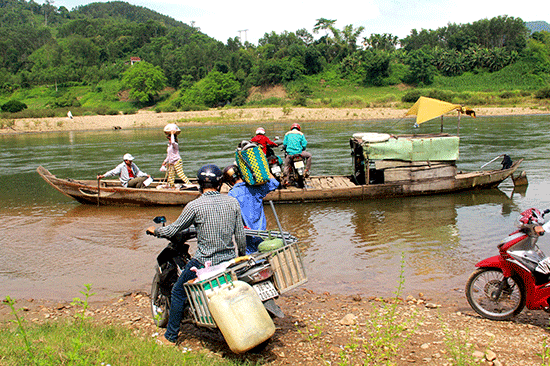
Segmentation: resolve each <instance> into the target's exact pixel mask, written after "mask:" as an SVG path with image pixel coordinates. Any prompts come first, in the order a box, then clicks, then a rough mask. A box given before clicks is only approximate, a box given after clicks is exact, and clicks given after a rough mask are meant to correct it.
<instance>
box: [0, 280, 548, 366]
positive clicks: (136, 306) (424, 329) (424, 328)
mask: <svg viewBox="0 0 550 366" xmlns="http://www.w3.org/2000/svg"><path fill="white" fill-rule="evenodd" d="M277 302H278V304H279V305H280V306H281V308H282V309H283V311H284V312H285V314H287V316H286V317H285V318H283V319H276V320H275V324H276V327H277V330H276V332H275V335H274V337H273V338H272V339H271V340H270V342H269V343H268V344H267V346H266V347H265V349H263V350H261V351H260V352H256V353H254V352H249V353H247V354H244V355H235V354H233V353H232V352H231V351H230V350H229V348H228V347H227V345H226V343H225V342H224V340H223V337H222V336H221V333H219V332H218V331H212V330H207V329H204V328H197V327H195V326H193V325H186V326H184V327H183V329H182V331H181V332H180V338H179V344H178V346H177V347H179V348H180V349H181V350H182V351H191V352H206V353H210V354H212V355H214V356H215V357H220V358H227V359H235V360H248V361H250V362H251V364H258V365H330V364H332V365H336V364H344V365H357V364H361V365H362V364H363V363H365V362H366V361H367V360H368V359H369V356H368V355H369V354H372V353H371V352H372V347H373V345H374V344H376V342H377V341H380V342H381V343H383V344H384V345H385V347H386V348H382V351H379V354H390V353H391V352H390V349H391V348H392V346H394V347H395V355H394V356H392V357H391V358H390V359H392V360H394V361H395V363H396V364H397V365H413V364H421V365H456V364H458V363H457V362H456V361H453V359H456V357H473V359H475V360H478V361H480V364H481V365H497V366H498V365H510V366H511V365H541V364H542V359H541V357H540V355H538V354H540V353H541V352H542V350H543V342H544V341H545V340H548V330H547V327H548V317H547V315H546V314H545V313H543V312H536V313H530V312H527V311H524V312H523V313H522V314H520V316H519V317H518V318H517V319H515V320H514V321H507V322H495V321H490V320H486V319H482V318H480V317H479V316H477V315H476V314H475V313H474V312H473V311H472V310H471V309H470V308H469V307H467V305H466V306H465V301H464V302H460V303H454V304H453V303H449V304H445V303H441V302H440V301H439V300H438V299H435V298H434V299H430V298H425V297H424V296H423V295H418V296H416V297H414V296H411V295H409V296H407V297H406V298H405V299H402V300H401V301H399V302H398V303H397V304H394V303H392V302H391V301H385V300H383V299H378V298H361V297H359V296H357V295H355V296H340V295H332V294H328V293H324V294H319V293H314V292H312V291H309V290H307V289H295V290H293V291H291V292H290V294H288V295H283V296H282V297H281V298H280V299H279V300H277ZM16 307H18V308H22V309H23V311H22V312H21V314H23V316H24V317H25V318H26V319H27V320H28V321H29V322H32V323H43V322H47V321H52V320H57V319H62V318H65V317H69V316H71V315H72V314H74V312H75V311H76V310H77V309H75V308H73V307H71V305H69V304H68V303H53V302H45V301H40V300H31V301H30V300H17V306H16ZM90 309H91V311H89V312H88V313H87V314H86V315H87V316H91V317H93V319H94V321H96V322H102V323H104V324H121V325H123V326H126V327H129V328H132V329H135V330H136V334H139V335H141V336H143V337H156V336H158V335H159V334H163V332H164V330H163V329H158V328H156V327H155V326H154V324H153V322H152V320H151V316H150V311H149V295H148V294H146V293H132V294H127V295H126V296H124V297H122V298H120V299H115V300H113V301H110V302H98V303H92V304H91V306H90ZM392 314H394V315H392ZM10 318H11V315H10V309H9V308H8V306H7V305H5V304H2V305H1V306H0V323H3V322H7V320H8V319H10ZM394 336H395V337H394ZM453 357H454V358H453ZM380 362H381V361H380ZM380 362H378V363H376V362H375V363H372V364H381V363H380ZM366 364H368V363H366ZM462 364H466V363H462Z"/></svg>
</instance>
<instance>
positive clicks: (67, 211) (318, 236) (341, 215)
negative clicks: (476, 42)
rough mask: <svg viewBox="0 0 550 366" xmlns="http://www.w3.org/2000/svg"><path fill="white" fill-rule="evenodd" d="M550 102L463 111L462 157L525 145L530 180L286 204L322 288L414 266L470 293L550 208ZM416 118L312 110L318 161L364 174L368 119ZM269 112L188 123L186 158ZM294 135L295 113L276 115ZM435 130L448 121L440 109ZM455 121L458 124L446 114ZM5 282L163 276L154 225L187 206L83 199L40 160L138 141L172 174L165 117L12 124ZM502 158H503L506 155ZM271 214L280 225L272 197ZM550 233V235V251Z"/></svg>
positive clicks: (113, 151) (101, 167) (416, 279)
mask: <svg viewBox="0 0 550 366" xmlns="http://www.w3.org/2000/svg"><path fill="white" fill-rule="evenodd" d="M549 122H550V116H545V115H542V116H516V117H486V118H484V117H479V118H477V119H464V118H463V119H462V121H461V129H460V136H461V147H460V160H459V161H458V163H457V165H458V168H459V169H460V170H464V171H472V170H478V169H479V168H480V166H481V165H483V164H484V163H486V162H488V161H490V160H491V159H493V158H494V157H496V156H497V155H499V154H501V153H507V154H509V155H510V156H511V157H512V159H514V160H516V159H519V158H524V159H525V160H524V162H523V163H522V165H521V169H522V170H525V171H526V172H527V177H528V179H529V186H528V187H527V188H526V189H525V188H524V189H520V190H517V189H516V190H515V189H514V186H513V184H512V182H511V181H510V180H507V181H505V182H503V183H502V184H501V186H500V187H499V188H498V189H491V190H484V191H474V192H464V193H459V194H452V195H440V196H430V197H412V198H402V199H400V198H392V199H380V200H373V201H353V202H327V203H315V204H277V205H276V206H275V207H276V210H277V214H278V216H279V219H280V221H281V224H282V226H283V227H284V229H285V230H287V231H290V232H292V233H293V234H295V235H296V236H297V237H298V238H299V240H300V247H301V249H302V252H303V257H304V262H305V266H306V271H307V274H308V277H309V283H308V284H307V285H306V287H307V288H310V289H312V290H315V291H320V292H324V291H329V292H332V293H342V294H355V293H359V294H364V295H366V296H370V295H391V294H392V293H393V291H395V289H396V287H397V283H398V280H399V277H400V273H401V272H402V273H403V281H404V287H405V291H406V292H412V293H417V292H423V293H431V292H434V293H444V294H448V295H449V296H463V295H462V289H463V287H464V284H465V282H466V279H467V278H468V275H469V274H470V272H471V271H472V270H473V268H474V264H475V263H476V262H477V261H478V260H480V259H482V258H485V257H487V256H490V255H494V254H496V253H497V249H496V245H497V244H498V243H499V242H500V240H501V239H502V238H503V237H505V236H506V235H507V234H509V233H510V232H512V231H513V226H514V222H515V220H516V218H517V216H518V214H519V212H521V211H523V210H524V209H527V208H529V207H538V208H550V162H549V159H548V157H549V150H550V134H549V133H548V126H549V125H550V123H549ZM410 124H411V123H410V120H409V121H396V120H389V121H378V122H376V121H375V122H372V121H369V122H308V123H302V130H303V132H304V133H305V135H306V138H307V139H308V141H309V145H308V150H309V151H310V152H311V153H312V154H313V158H314V160H313V168H312V171H313V172H312V173H313V174H350V173H351V157H350V149H349V138H350V137H351V135H352V134H353V133H354V132H392V133H401V132H413V131H412V130H411V128H410V126H409V125H410ZM256 127H257V126H255V125H250V124H248V125H232V126H203V127H184V128H182V130H183V131H182V135H181V138H180V146H181V150H182V156H183V158H184V171H185V172H186V173H187V174H188V175H193V172H196V170H197V169H198V168H199V167H200V166H201V165H203V164H204V163H208V162H213V163H216V164H218V165H220V166H225V165H227V164H229V163H231V162H232V161H233V160H234V150H235V147H236V145H237V143H238V142H239V141H241V140H242V139H248V138H250V137H251V136H252V134H253V132H254V130H255V128H256ZM263 127H265V129H266V130H267V133H268V136H270V137H271V138H273V137H274V136H275V135H279V136H282V135H283V134H284V132H285V130H286V129H287V128H288V127H289V126H288V124H281V123H273V124H264V125H263ZM422 128H423V129H424V130H423V131H421V132H435V131H436V130H437V129H438V128H439V123H434V126H432V127H429V126H428V127H424V125H423V126H422ZM445 128H446V130H445V132H449V133H455V132H456V120H454V119H453V118H449V121H447V120H446V125H445ZM0 146H1V149H0V157H1V158H0V214H1V220H0V233H1V234H0V296H1V297H2V298H4V297H5V296H6V295H10V296H12V297H14V298H21V297H24V298H43V299H67V300H70V299H72V298H73V297H75V296H79V291H81V290H82V289H83V287H84V284H91V285H92V291H93V292H95V293H96V294H97V295H96V296H98V297H100V298H110V297H113V296H116V295H120V294H121V293H124V292H127V291H134V290H145V291H148V290H149V286H150V281H151V278H152V274H153V266H154V261H155V256H156V254H157V253H158V252H159V251H160V250H161V249H162V248H163V247H164V245H165V240H162V239H156V238H153V237H151V236H147V235H145V228H146V227H148V226H150V225H151V224H152V221H151V219H152V218H153V217H154V216H157V215H165V216H166V217H167V218H168V221H169V222H171V221H173V220H175V219H176V218H177V216H178V215H179V213H180V212H181V208H180V207H170V208H166V207H104V206H102V207H96V206H94V205H82V204H79V203H77V202H75V201H73V200H71V199H69V198H67V197H65V196H63V195H61V194H60V193H59V192H57V191H55V190H54V189H53V188H52V187H50V186H48V185H47V184H46V183H45V182H44V181H42V179H41V178H40V177H39V176H38V174H37V173H36V167H37V166H39V165H43V166H44V167H46V168H47V169H48V170H50V171H51V172H52V173H53V174H56V175H57V176H59V177H62V178H67V177H71V178H92V179H93V178H94V177H95V175H96V174H97V173H100V172H101V173H103V172H105V171H106V170H108V169H111V168H113V167H114V166H115V165H117V164H118V163H119V162H120V161H121V157H122V155H123V154H124V153H126V152H130V153H132V154H133V155H134V156H135V158H136V160H135V162H136V163H137V164H138V166H139V167H140V168H141V169H142V170H144V171H146V172H148V173H150V174H152V175H155V176H158V177H160V176H161V175H162V174H163V173H161V172H159V167H160V164H161V162H162V160H163V159H164V157H165V153H166V148H165V139H164V137H163V134H162V131H161V130H119V131H101V132H98V131H89V132H63V133H42V134H21V135H4V136H0ZM499 161H500V160H498V161H496V162H494V163H492V164H491V165H490V166H489V167H493V168H495V169H498V168H500V164H499ZM265 208H266V213H267V217H268V227H269V228H273V229H276V221H275V219H274V214H273V213H272V212H271V209H270V207H269V206H266V207H265ZM549 238H550V235H547V236H545V237H543V238H542V239H541V240H540V242H539V243H540V246H541V248H542V249H543V251H546V252H548V254H550V248H549V241H550V239H549Z"/></svg>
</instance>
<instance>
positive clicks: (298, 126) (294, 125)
mask: <svg viewBox="0 0 550 366" xmlns="http://www.w3.org/2000/svg"><path fill="white" fill-rule="evenodd" d="M290 129H291V130H293V129H297V130H298V131H301V130H302V127H300V125H299V124H298V123H293V124H292V126H290Z"/></svg>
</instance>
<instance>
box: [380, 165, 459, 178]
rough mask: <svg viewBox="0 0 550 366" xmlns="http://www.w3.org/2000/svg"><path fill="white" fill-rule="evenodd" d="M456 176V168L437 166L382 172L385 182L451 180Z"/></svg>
mask: <svg viewBox="0 0 550 366" xmlns="http://www.w3.org/2000/svg"><path fill="white" fill-rule="evenodd" d="M455 175H456V167H455V166H451V165H438V166H436V167H428V166H426V167H410V168H395V169H386V170H384V181H385V182H399V181H418V180H426V179H441V178H451V177H454V176H455Z"/></svg>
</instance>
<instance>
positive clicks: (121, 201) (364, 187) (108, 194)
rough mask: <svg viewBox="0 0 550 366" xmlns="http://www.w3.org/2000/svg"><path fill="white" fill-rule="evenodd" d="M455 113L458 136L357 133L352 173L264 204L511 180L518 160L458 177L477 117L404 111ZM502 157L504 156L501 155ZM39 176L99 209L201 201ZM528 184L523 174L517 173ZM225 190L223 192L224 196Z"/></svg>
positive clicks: (313, 181)
mask: <svg viewBox="0 0 550 366" xmlns="http://www.w3.org/2000/svg"><path fill="white" fill-rule="evenodd" d="M453 110H457V111H458V113H459V114H458V116H459V118H458V121H459V122H458V126H459V127H458V128H457V135H456V136H455V135H449V134H445V133H442V132H443V122H442V124H441V133H437V134H422V135H397V136H393V135H389V134H379V133H358V134H354V135H353V137H352V138H351V139H350V147H351V150H352V156H353V157H354V171H353V174H352V175H349V176H312V177H310V178H308V179H306V186H305V188H296V187H288V188H284V189H278V190H276V191H274V192H271V193H270V194H269V195H267V197H266V198H265V200H266V201H270V200H271V201H277V202H318V201H339V200H365V199H377V198H384V197H404V196H420V195H433V194H443V193H452V192H459V191H466V190H472V189H483V188H494V187H497V186H498V185H499V184H500V183H501V182H502V181H503V180H505V179H506V178H508V177H511V176H512V175H513V174H514V173H515V172H516V170H517V169H518V167H519V165H520V164H521V162H522V161H523V159H520V160H518V161H516V162H514V163H512V164H510V165H504V162H503V169H499V170H483V171H475V172H461V171H458V170H457V167H456V160H457V159H458V147H459V137H458V131H459V128H460V114H461V113H465V114H467V115H470V116H473V117H475V112H473V111H472V110H469V109H464V108H463V107H462V106H460V105H456V104H451V103H446V102H442V101H438V100H435V99H430V98H424V97H421V98H420V99H419V100H418V101H417V103H415V105H413V107H412V108H411V109H410V110H409V112H407V114H409V115H416V116H417V119H416V123H417V124H418V125H419V124H421V123H423V122H425V121H428V120H430V119H433V118H436V117H438V116H441V117H442V116H443V114H445V113H448V112H450V111H453ZM503 155H504V154H503ZM37 171H38V174H40V176H41V177H42V178H43V179H44V180H45V181H46V182H48V183H49V184H50V185H51V186H52V187H54V188H55V189H57V190H58V191H60V192H61V193H63V194H64V195H66V196H69V197H71V198H74V199H75V200H77V201H78V202H81V203H89V204H97V205H142V206H154V205H185V204H187V203H188V202H190V201H191V200H193V199H195V198H196V197H198V196H199V194H200V193H199V191H198V190H197V189H183V190H181V189H158V188H159V187H158V186H159V185H161V184H162V183H161V182H160V181H153V183H151V185H150V186H149V187H147V188H140V189H136V188H124V187H122V186H121V185H120V182H119V181H118V180H102V181H100V182H99V184H98V181H96V180H75V179H60V178H57V177H56V176H55V175H53V174H51V173H50V172H49V171H48V170H47V169H45V168H43V167H42V166H40V167H38V169H37ZM518 177H521V179H514V182H519V181H522V182H524V183H523V184H527V177H526V175H525V173H524V172H521V173H519V176H518ZM227 191H228V187H227V186H226V185H224V186H223V187H222V193H226V192H227Z"/></svg>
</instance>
